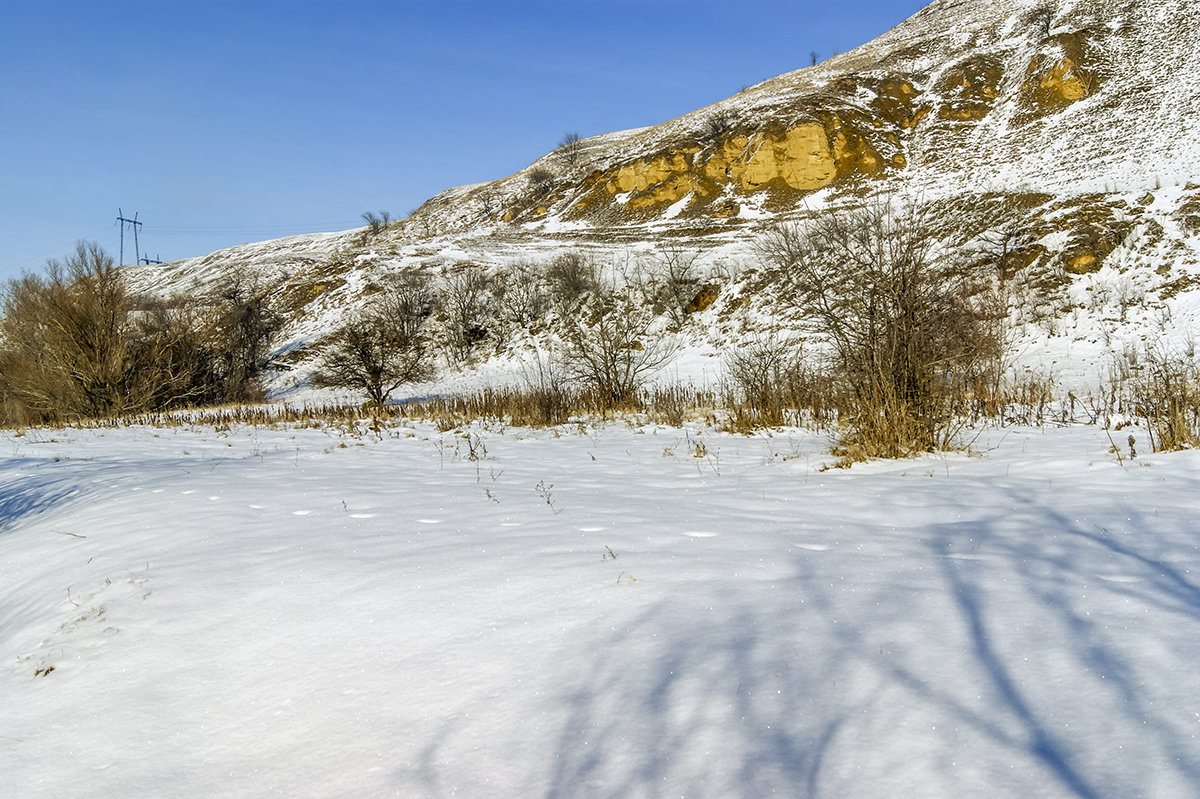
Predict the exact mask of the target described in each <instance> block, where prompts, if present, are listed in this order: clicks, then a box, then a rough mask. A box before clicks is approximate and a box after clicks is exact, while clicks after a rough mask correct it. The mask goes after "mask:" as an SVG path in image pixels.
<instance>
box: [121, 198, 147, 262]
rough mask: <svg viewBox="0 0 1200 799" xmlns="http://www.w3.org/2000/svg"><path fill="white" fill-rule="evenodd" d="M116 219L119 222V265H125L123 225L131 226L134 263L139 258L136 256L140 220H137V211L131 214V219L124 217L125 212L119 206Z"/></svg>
mask: <svg viewBox="0 0 1200 799" xmlns="http://www.w3.org/2000/svg"><path fill="white" fill-rule="evenodd" d="M117 221H118V222H120V223H121V263H120V265H121V266H124V265H125V225H129V226H130V227H132V228H133V262H134V263H135V264H136V263H137V262H138V261H140V260H141V259H140V258H139V257H138V227H139V226H141V224H142V223H141V222H139V221H138V218H137V213H136V212H135V213H134V215H133V219H126V218H125V214H124V213H123V212H122V211H121V209H120V208H117Z"/></svg>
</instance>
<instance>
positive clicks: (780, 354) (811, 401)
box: [724, 335, 834, 430]
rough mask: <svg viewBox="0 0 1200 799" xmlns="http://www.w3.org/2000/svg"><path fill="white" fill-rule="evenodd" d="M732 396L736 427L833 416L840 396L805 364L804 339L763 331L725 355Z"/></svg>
mask: <svg viewBox="0 0 1200 799" xmlns="http://www.w3.org/2000/svg"><path fill="white" fill-rule="evenodd" d="M724 366H725V376H726V379H727V381H728V383H729V388H730V389H731V393H732V396H731V397H729V400H728V402H729V405H730V410H731V411H732V412H733V417H734V418H733V421H734V424H733V426H734V428H735V429H739V430H753V429H756V428H760V427H779V426H782V425H785V424H793V423H796V422H798V421H800V414H801V412H804V411H807V412H809V413H808V419H806V420H805V421H808V422H810V423H812V422H815V423H823V422H828V421H829V414H830V410H831V405H832V403H833V401H834V398H833V397H831V396H830V389H829V386H828V385H825V384H823V383H821V381H819V380H818V378H817V377H816V375H814V374H813V373H812V372H811V371H810V370H809V369H808V368H806V366H805V363H804V358H803V355H802V350H801V347H800V343H799V342H798V341H796V340H794V339H792V338H790V337H784V336H774V335H763V336H760V337H759V338H757V339H755V340H753V341H750V342H746V343H744V344H742V345H741V346H739V347H738V348H737V349H735V350H734V351H732V352H730V353H729V354H728V355H726V356H725V362H724Z"/></svg>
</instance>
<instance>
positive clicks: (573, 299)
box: [545, 250, 600, 308]
mask: <svg viewBox="0 0 1200 799" xmlns="http://www.w3.org/2000/svg"><path fill="white" fill-rule="evenodd" d="M545 279H546V287H547V289H548V291H549V293H550V297H551V298H552V300H553V301H554V302H555V303H556V304H557V305H558V306H560V308H566V307H571V306H573V305H574V304H576V303H577V302H578V301H579V300H580V299H582V298H583V297H584V296H585V295H586V294H588V293H589V292H592V291H594V290H595V289H596V287H597V286H599V284H600V269H599V267H598V266H597V264H596V262H595V261H593V260H592V259H591V258H589V257H588V256H586V255H584V254H583V253H580V252H578V251H575V250H571V251H569V252H565V253H563V254H561V255H559V256H557V257H555V258H554V259H553V260H552V261H550V263H549V264H547V266H546V273H545Z"/></svg>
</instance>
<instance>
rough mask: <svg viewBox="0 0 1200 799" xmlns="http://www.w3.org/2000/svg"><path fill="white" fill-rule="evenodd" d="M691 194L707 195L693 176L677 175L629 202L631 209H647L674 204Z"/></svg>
mask: <svg viewBox="0 0 1200 799" xmlns="http://www.w3.org/2000/svg"><path fill="white" fill-rule="evenodd" d="M689 192H698V193H705V192H704V190H703V189H702V188H701V187H700V186H699V184H698V183H697V182H696V179H695V178H694V177H692V176H691V175H676V176H675V177H673V178H670V179H669V180H667V181H665V182H664V183H663V184H662V185H661V186H656V187H654V189H653V190H652V191H650V192H648V193H646V194H644V195H642V196H640V197H634V198H633V199H631V200H630V201H629V206H630V207H631V208H646V207H649V206H651V205H658V204H659V203H673V202H678V201H679V200H681V199H683V198H684V197H685V196H686V195H687V194H688V193H689Z"/></svg>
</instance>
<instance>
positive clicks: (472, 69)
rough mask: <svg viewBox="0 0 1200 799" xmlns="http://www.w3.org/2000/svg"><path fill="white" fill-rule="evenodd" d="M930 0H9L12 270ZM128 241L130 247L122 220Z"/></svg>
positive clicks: (482, 148) (295, 213)
mask: <svg viewBox="0 0 1200 799" xmlns="http://www.w3.org/2000/svg"><path fill="white" fill-rule="evenodd" d="M925 4H926V2H925V0H856V2H854V3H845V2H828V0H820V1H819V2H810V1H809V0H792V2H782V1H781V0H554V1H553V2H551V1H550V0H491V2H483V1H482V0H439V1H438V2H425V0H410V1H409V2H380V1H378V0H359V1H358V2H332V1H326V2H309V1H307V0H292V1H291V2H282V1H276V0H240V2H226V0H197V1H195V2H187V3H183V2H175V0H156V2H142V0H122V2H119V3H108V2H100V1H99V0H95V1H93V2H83V1H82V0H78V1H77V2H56V0H40V2H29V3H22V4H16V3H7V4H5V8H4V10H3V12H0V20H2V24H0V76H2V77H0V109H2V110H3V117H2V119H3V122H2V123H0V154H2V155H0V278H8V277H12V276H15V275H16V274H19V272H20V271H21V270H34V271H36V270H40V269H41V268H42V266H43V265H44V264H45V262H46V260H47V259H48V258H51V257H62V256H63V255H64V254H65V253H67V252H68V251H69V250H71V249H72V248H73V246H74V243H75V242H76V241H77V240H79V239H87V240H90V241H97V242H99V243H100V244H101V245H103V246H104V247H106V248H107V249H109V250H110V251H111V252H112V253H113V255H114V257H115V256H116V254H117V250H118V242H119V238H118V236H119V228H118V226H117V224H116V217H117V210H118V208H120V209H121V210H122V211H123V212H124V213H125V214H126V215H127V216H132V215H133V214H134V213H135V212H136V213H137V214H138V218H139V220H141V221H142V222H143V225H142V227H141V229H140V240H141V245H142V249H143V254H149V255H150V257H161V258H162V259H163V260H173V259H175V258H182V257H187V256H192V255H202V254H204V253H208V252H211V251H212V250H215V249H219V248H220V247H224V246H229V245H232V244H238V243H242V242H246V241H259V240H263V239H268V238H275V237H278V236H284V235H290V234H293V233H306V232H316V231H322V230H342V229H346V228H350V227H357V226H359V225H361V224H362V222H361V220H360V216H359V215H360V214H361V213H362V212H364V211H368V210H388V211H390V212H391V213H392V216H393V217H401V216H404V215H406V214H407V213H408V212H409V211H410V210H412V209H413V208H415V207H416V206H418V205H420V204H421V202H423V201H424V200H425V199H427V198H428V197H430V196H432V195H433V194H436V193H437V192H438V191H441V190H442V189H444V188H446V187H449V186H454V185H458V184H462V183H475V182H480V181H485V180H491V179H495V178H499V177H503V176H505V175H508V174H511V173H513V172H515V171H517V170H519V169H521V168H522V167H524V166H526V165H527V164H528V163H530V162H531V161H533V160H534V159H536V158H537V157H539V156H540V155H542V154H543V153H545V152H546V151H548V150H550V149H552V148H553V147H554V146H555V144H557V143H558V141H559V140H561V138H562V137H563V135H564V134H565V133H567V132H568V131H574V132H578V133H579V134H581V135H583V136H589V135H593V134H597V133H603V132H606V131H610V130H620V129H624V128H632V127H640V126H643V125H652V124H656V123H658V122H662V121H664V120H667V119H670V118H672V117H675V116H678V115H680V114H683V113H686V112H688V111H691V110H694V109H696V108H700V107H702V106H705V105H708V104H709V103H713V102H716V101H717V100H720V99H723V98H725V97H728V96H730V95H732V94H734V93H736V92H738V91H739V90H740V89H741V88H743V87H744V86H748V85H751V84H754V83H757V82H759V81H761V80H764V79H766V78H768V77H772V76H774V75H777V74H780V73H783V72H787V71H790V70H793V69H798V68H800V67H803V66H806V65H807V64H808V62H809V54H810V53H811V52H813V51H816V52H818V53H820V54H821V56H822V57H826V56H828V55H830V54H831V53H832V52H834V51H835V50H836V51H839V52H840V51H845V50H848V49H850V48H852V47H856V46H858V45H859V44H863V43H865V42H867V41H869V40H870V39H872V38H874V37H875V36H877V35H879V34H880V33H883V32H884V31H885V30H887V29H889V28H891V27H893V26H894V25H896V24H897V23H899V22H900V21H902V20H903V19H905V18H906V17H908V16H910V15H911V14H913V13H915V12H916V11H917V10H919V9H920V8H921V7H923V6H924V5H925ZM125 260H126V262H132V261H133V244H132V240H131V237H130V235H129V234H128V233H127V234H126V242H125Z"/></svg>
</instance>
